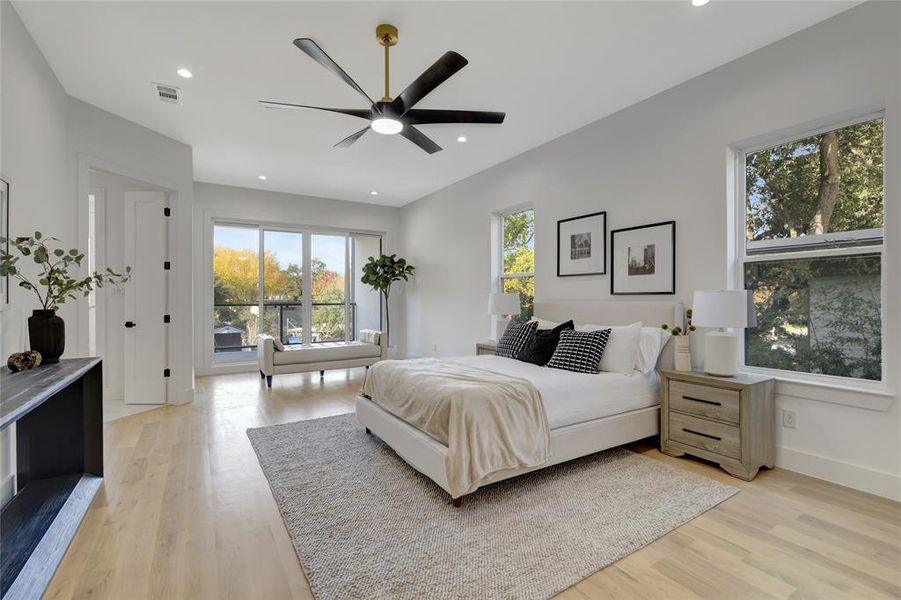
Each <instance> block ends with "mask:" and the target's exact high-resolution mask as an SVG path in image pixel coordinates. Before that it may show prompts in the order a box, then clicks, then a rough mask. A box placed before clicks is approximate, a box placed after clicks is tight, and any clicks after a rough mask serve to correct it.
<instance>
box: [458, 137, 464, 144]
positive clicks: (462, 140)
mask: <svg viewBox="0 0 901 600" xmlns="http://www.w3.org/2000/svg"><path fill="white" fill-rule="evenodd" d="M457 141H458V142H460V143H461V144H462V143H463V142H465V141H466V136H465V135H461V136H460V137H458V138H457Z"/></svg>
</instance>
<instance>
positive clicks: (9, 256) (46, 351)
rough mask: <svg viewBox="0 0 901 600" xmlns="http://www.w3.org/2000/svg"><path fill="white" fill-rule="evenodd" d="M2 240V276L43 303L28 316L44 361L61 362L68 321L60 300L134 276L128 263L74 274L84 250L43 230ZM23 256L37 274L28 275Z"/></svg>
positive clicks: (31, 336) (31, 338)
mask: <svg viewBox="0 0 901 600" xmlns="http://www.w3.org/2000/svg"><path fill="white" fill-rule="evenodd" d="M7 241H8V242H9V244H10V247H9V250H7V248H6V243H7ZM0 244H2V246H3V249H2V250H0V277H12V278H13V279H16V280H18V282H19V287H21V288H23V289H26V290H30V291H32V292H34V295H35V296H37V299H38V302H39V303H40V305H41V308H40V309H36V310H34V311H33V312H32V314H31V316H30V317H29V318H28V338H29V341H30V342H31V349H32V350H36V351H38V352H40V353H41V363H42V364H50V363H55V362H59V357H60V356H62V353H63V351H64V350H65V347H66V324H65V323H64V322H63V320H62V318H60V317H59V316H57V314H56V311H57V309H58V308H59V307H60V305H61V304H65V303H66V301H68V300H77V299H78V298H79V297H84V296H87V295H88V294H90V293H91V292H92V291H94V290H95V289H97V288H102V287H103V285H104V284H105V283H109V284H112V285H116V286H119V285H122V284H124V283H125V282H127V281H128V280H129V279H130V278H131V267H125V273H116V272H115V271H113V270H112V269H106V271H105V272H103V273H96V272H95V273H91V274H89V275H88V276H87V277H85V278H77V277H73V276H72V275H71V274H70V271H73V270H77V269H78V268H79V267H81V262H82V261H83V260H84V254H83V253H81V252H79V251H78V249H76V248H71V249H68V250H66V249H63V248H60V247H59V246H60V244H59V240H58V239H56V238H54V237H50V238H45V237H44V236H43V235H42V234H41V232H40V231H35V232H34V235H33V236H31V237H16V238H10V239H9V240H7V239H6V238H0ZM21 258H25V259H31V262H33V263H34V264H35V265H37V269H36V270H37V274H36V275H32V276H30V277H29V276H26V275H25V273H24V272H23V267H22V265H21V264H20V263H19V260H20V259H21Z"/></svg>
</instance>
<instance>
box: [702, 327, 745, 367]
mask: <svg viewBox="0 0 901 600" xmlns="http://www.w3.org/2000/svg"><path fill="white" fill-rule="evenodd" d="M704 342H705V344H704V345H705V347H704V371H706V372H707V374H708V375H716V376H718V377H735V374H736V373H737V372H738V336H736V335H735V334H734V333H731V332H728V331H711V332H709V333H708V334H707V335H706V336H704Z"/></svg>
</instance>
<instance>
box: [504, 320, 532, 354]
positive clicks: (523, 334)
mask: <svg viewBox="0 0 901 600" xmlns="http://www.w3.org/2000/svg"><path fill="white" fill-rule="evenodd" d="M537 329H538V322H537V321H530V322H528V323H510V324H509V325H508V326H507V329H506V330H505V331H504V335H502V336H501V340H500V341H499V342H498V343H497V350H495V352H494V353H495V354H497V355H498V356H503V357H505V358H516V357H517V356H518V355H519V353H520V352H522V349H523V348H525V347H526V346H528V345H529V344H530V343H532V338H533V337H535V330H537Z"/></svg>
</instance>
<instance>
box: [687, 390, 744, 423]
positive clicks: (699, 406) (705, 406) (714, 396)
mask: <svg viewBox="0 0 901 600" xmlns="http://www.w3.org/2000/svg"><path fill="white" fill-rule="evenodd" d="M669 404H670V407H671V408H672V409H673V410H678V411H679V412H684V413H689V414H692V415H699V416H701V417H707V418H709V419H716V420H718V421H726V422H728V423H735V424H738V421H739V418H738V416H739V413H740V411H739V406H740V403H739V393H738V392H737V391H735V390H724V389H722V388H715V387H709V386H706V385H695V384H693V383H686V382H684V381H670V384H669Z"/></svg>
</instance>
